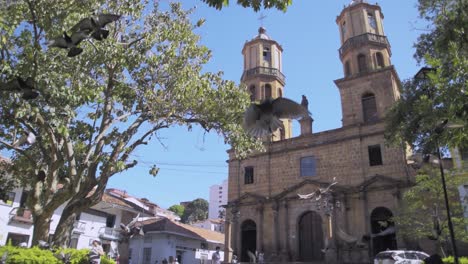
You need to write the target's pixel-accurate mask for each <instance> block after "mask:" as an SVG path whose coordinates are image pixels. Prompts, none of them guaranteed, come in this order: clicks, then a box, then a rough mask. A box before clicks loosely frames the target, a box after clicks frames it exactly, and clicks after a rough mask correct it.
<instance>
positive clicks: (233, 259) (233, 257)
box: [231, 254, 237, 264]
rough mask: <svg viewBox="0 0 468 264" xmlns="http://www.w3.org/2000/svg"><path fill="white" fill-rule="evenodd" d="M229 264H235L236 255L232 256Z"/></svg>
mask: <svg viewBox="0 0 468 264" xmlns="http://www.w3.org/2000/svg"><path fill="white" fill-rule="evenodd" d="M231 263H233V264H236V263H237V255H235V254H234V255H232V261H231Z"/></svg>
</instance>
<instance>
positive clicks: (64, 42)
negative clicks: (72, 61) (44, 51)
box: [47, 30, 90, 57]
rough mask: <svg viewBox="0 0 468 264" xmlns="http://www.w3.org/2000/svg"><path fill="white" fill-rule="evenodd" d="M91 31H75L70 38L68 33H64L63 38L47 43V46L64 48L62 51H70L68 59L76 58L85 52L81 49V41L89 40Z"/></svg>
mask: <svg viewBox="0 0 468 264" xmlns="http://www.w3.org/2000/svg"><path fill="white" fill-rule="evenodd" d="M89 33H90V31H89V30H88V31H86V30H79V31H74V33H73V34H72V35H71V36H68V34H67V32H65V31H64V32H63V37H57V38H55V39H53V40H51V41H49V42H48V43H47V46H49V47H56V48H62V49H70V50H69V51H68V54H67V56H68V57H75V56H77V55H79V54H81V52H83V49H82V48H79V47H78V45H79V44H80V43H81V41H83V40H85V39H87V38H88V35H89Z"/></svg>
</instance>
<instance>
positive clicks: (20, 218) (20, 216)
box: [10, 207, 33, 225]
mask: <svg viewBox="0 0 468 264" xmlns="http://www.w3.org/2000/svg"><path fill="white" fill-rule="evenodd" d="M10 221H11V222H17V223H22V224H30V225H32V224H33V218H32V213H31V210H29V209H26V208H23V207H15V208H13V209H11V211H10Z"/></svg>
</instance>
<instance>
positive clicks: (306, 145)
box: [225, 1, 413, 263]
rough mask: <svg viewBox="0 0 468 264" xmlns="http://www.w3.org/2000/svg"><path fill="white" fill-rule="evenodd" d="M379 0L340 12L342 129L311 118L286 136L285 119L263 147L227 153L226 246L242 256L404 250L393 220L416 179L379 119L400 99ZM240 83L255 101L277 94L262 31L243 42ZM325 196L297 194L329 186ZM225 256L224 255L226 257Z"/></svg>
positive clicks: (351, 257)
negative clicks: (317, 128) (320, 125)
mask: <svg viewBox="0 0 468 264" xmlns="http://www.w3.org/2000/svg"><path fill="white" fill-rule="evenodd" d="M382 20H383V14H382V12H381V8H380V7H379V6H378V5H373V4H368V3H366V2H364V1H353V2H352V3H351V4H350V5H348V6H346V7H345V8H344V9H343V10H342V12H341V13H340V15H339V16H338V17H337V19H336V23H337V25H338V27H339V32H340V38H341V47H340V49H339V58H340V60H341V61H342V63H343V72H344V77H343V78H341V79H338V80H335V84H336V86H337V87H338V89H339V91H340V96H341V104H342V116H343V119H342V127H341V128H338V129H333V130H329V131H324V132H319V133H313V131H312V124H313V119H312V118H305V119H302V120H301V121H300V124H301V135H300V136H298V137H292V133H291V120H283V122H284V125H285V126H284V127H285V128H284V130H283V131H277V132H276V133H275V134H274V135H273V136H272V138H271V140H267V143H265V148H266V151H265V152H262V153H258V154H255V155H251V156H250V157H249V158H248V159H245V160H238V159H236V158H235V156H234V154H233V153H232V152H229V161H228V162H229V193H228V205H227V221H226V245H225V246H226V249H230V250H232V253H233V254H236V255H237V256H238V258H239V259H240V260H241V261H248V260H249V256H248V252H249V251H250V252H253V253H255V252H256V251H257V252H259V253H263V254H264V258H265V261H281V262H286V261H303V262H314V261H317V262H321V261H325V260H327V261H331V262H339V263H343V262H361V261H362V262H365V261H369V260H371V259H372V257H373V256H374V255H375V254H376V253H377V252H379V251H382V250H385V249H387V248H390V249H396V248H397V247H398V248H401V247H405V245H404V241H403V240H402V238H401V236H399V235H398V232H395V228H394V224H393V222H392V221H390V218H391V217H392V216H394V215H395V214H396V212H397V208H398V207H399V203H400V199H401V194H402V192H403V190H404V189H405V188H407V187H408V186H409V185H411V183H412V182H413V176H412V173H411V171H410V170H409V168H408V167H407V165H406V151H405V148H404V147H403V146H401V147H395V146H387V145H386V144H385V140H384V130H385V124H384V122H383V117H384V115H385V112H386V111H387V110H388V109H389V107H390V106H391V105H392V104H393V103H394V102H395V101H396V100H397V99H398V98H399V96H400V95H399V86H400V81H399V78H398V74H397V72H396V70H395V68H394V66H393V65H392V64H391V60H390V57H391V49H390V44H389V42H388V40H387V37H386V36H385V34H384V31H383V26H382ZM242 54H243V56H244V73H243V75H242V79H241V80H242V82H243V83H244V84H246V86H247V89H249V92H250V93H251V98H252V100H256V101H259V100H262V99H264V98H267V97H273V98H276V97H281V96H283V91H284V86H285V78H284V75H283V74H282V73H281V71H282V57H281V56H282V48H281V46H280V45H279V44H278V43H277V42H276V41H274V40H272V39H271V38H270V37H269V36H268V35H267V34H266V31H265V29H263V28H260V29H259V34H258V36H256V37H255V38H254V39H252V40H251V41H248V42H246V43H245V45H244V48H243V51H242ZM334 179H335V180H336V182H337V183H336V184H335V185H333V186H332V187H331V188H330V189H331V192H330V193H329V194H324V195H322V197H321V199H316V198H315V197H313V198H311V199H300V198H299V196H298V194H309V193H312V192H316V191H317V190H318V189H319V188H322V189H326V188H327V186H329V185H330V184H331V183H333V182H334ZM225 256H226V260H225V261H229V259H228V256H229V254H225Z"/></svg>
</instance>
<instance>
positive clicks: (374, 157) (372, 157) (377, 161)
mask: <svg viewBox="0 0 468 264" xmlns="http://www.w3.org/2000/svg"><path fill="white" fill-rule="evenodd" d="M367 149H368V151H369V166H378V165H382V152H381V151H380V145H373V146H368V147H367Z"/></svg>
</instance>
